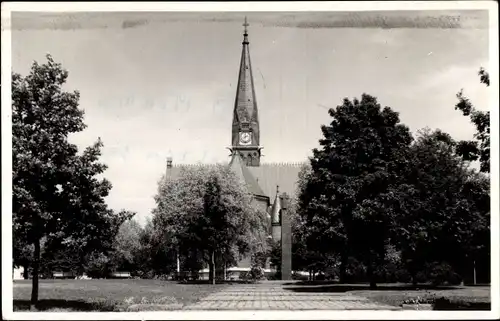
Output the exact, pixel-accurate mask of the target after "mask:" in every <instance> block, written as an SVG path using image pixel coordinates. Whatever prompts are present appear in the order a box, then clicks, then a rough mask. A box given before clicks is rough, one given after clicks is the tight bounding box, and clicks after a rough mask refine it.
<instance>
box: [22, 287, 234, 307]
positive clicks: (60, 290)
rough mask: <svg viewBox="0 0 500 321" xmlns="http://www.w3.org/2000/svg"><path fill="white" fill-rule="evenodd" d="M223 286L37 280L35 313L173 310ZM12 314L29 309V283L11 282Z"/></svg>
mask: <svg viewBox="0 0 500 321" xmlns="http://www.w3.org/2000/svg"><path fill="white" fill-rule="evenodd" d="M226 286H230V285H227V284H216V285H211V284H179V283H177V282H174V281H161V280H40V289H39V296H38V298H39V301H40V302H39V303H40V304H39V307H38V309H39V311H51V312H55V311H138V310H141V311H144V310H176V309H180V308H181V307H182V306H183V305H185V304H189V303H193V302H196V301H198V300H199V299H201V298H203V297H204V296H206V295H208V294H209V293H211V292H214V291H218V290H220V289H221V288H222V287H226ZM13 296H14V311H23V310H29V300H30V297H31V280H19V281H17V280H16V281H14V293H13Z"/></svg>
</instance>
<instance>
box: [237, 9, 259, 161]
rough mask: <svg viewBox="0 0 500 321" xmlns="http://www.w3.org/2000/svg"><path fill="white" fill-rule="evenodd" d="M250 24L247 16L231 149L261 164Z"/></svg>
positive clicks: (245, 158) (246, 158)
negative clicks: (249, 39)
mask: <svg viewBox="0 0 500 321" xmlns="http://www.w3.org/2000/svg"><path fill="white" fill-rule="evenodd" d="M248 26H249V24H248V21H247V18H246V17H245V22H244V23H243V27H244V29H243V42H242V45H243V46H242V47H243V48H242V51H241V62H240V70H239V75H238V87H237V89H236V99H235V103H234V112H233V126H232V139H231V145H232V146H231V148H230V149H231V152H232V153H233V154H234V153H238V154H239V155H240V156H241V157H242V159H243V161H244V163H245V164H246V165H247V166H259V165H260V156H261V151H260V150H261V147H260V146H259V143H260V129H259V115H258V111H257V100H256V96H255V88H254V84H253V75H252V64H251V62H250V50H249V44H250V42H249V41H248Z"/></svg>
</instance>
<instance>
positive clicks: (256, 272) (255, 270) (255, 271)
mask: <svg viewBox="0 0 500 321" xmlns="http://www.w3.org/2000/svg"><path fill="white" fill-rule="evenodd" d="M250 278H251V279H252V280H256V281H257V280H262V279H263V278H264V269H263V268H261V267H260V266H253V267H252V268H251V269H250Z"/></svg>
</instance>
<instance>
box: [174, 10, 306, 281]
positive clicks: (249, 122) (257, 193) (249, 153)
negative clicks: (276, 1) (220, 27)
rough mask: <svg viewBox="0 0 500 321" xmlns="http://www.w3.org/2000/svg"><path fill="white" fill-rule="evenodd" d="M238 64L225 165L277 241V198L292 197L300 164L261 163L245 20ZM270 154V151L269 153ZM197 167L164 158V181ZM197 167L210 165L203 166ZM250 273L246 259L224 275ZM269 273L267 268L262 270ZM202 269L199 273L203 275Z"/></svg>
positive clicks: (278, 212)
mask: <svg viewBox="0 0 500 321" xmlns="http://www.w3.org/2000/svg"><path fill="white" fill-rule="evenodd" d="M243 26H244V33H243V42H242V51H241V62H240V66H239V71H238V85H237V89H236V97H235V103H234V110H233V121H232V125H231V126H232V127H231V129H232V130H231V145H230V147H228V149H229V150H230V152H231V153H230V157H231V159H230V161H229V166H230V168H231V169H232V171H233V172H234V173H235V174H236V175H237V177H239V178H240V180H242V181H243V182H244V183H245V185H246V186H247V188H248V190H249V192H250V193H251V194H252V195H253V197H254V200H255V201H256V203H257V204H258V206H259V207H260V208H262V209H263V210H265V211H267V213H268V214H269V216H270V226H269V231H270V236H271V237H272V238H273V240H277V241H279V240H280V239H281V217H280V209H281V205H280V197H279V195H281V194H282V193H286V194H288V195H289V196H291V197H294V196H295V194H296V190H297V182H298V174H299V171H300V169H301V167H302V166H303V164H304V163H267V164H266V163H262V162H261V157H262V156H263V155H262V149H263V146H262V145H261V135H260V134H261V133H260V128H259V113H258V108H257V97H256V93H255V87H254V81H253V75H252V64H251V60H250V42H249V38H248V29H247V27H248V23H247V21H246V18H245V23H244V24H243ZM270 153H272V151H270ZM191 166H200V165H195V164H183V165H175V163H174V160H173V159H172V158H171V157H170V158H168V159H167V172H166V175H167V179H176V178H177V177H178V176H179V174H180V172H181V170H182V168H186V167H191ZM201 166H211V164H203V165H201ZM249 270H250V259H249V258H247V259H244V260H242V261H241V262H239V264H238V266H237V267H233V268H230V269H228V272H242V271H249ZM266 270H267V271H266V272H269V271H270V270H269V269H266ZM207 272H208V270H207V271H205V270H203V271H202V274H205V273H207Z"/></svg>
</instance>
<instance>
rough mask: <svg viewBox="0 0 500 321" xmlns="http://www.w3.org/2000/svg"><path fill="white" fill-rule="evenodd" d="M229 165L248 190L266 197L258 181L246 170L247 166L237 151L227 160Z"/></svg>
mask: <svg viewBox="0 0 500 321" xmlns="http://www.w3.org/2000/svg"><path fill="white" fill-rule="evenodd" d="M229 167H230V168H231V170H232V171H233V172H234V173H235V174H236V176H237V177H238V178H239V179H240V180H241V181H242V182H243V183H244V184H246V186H247V187H248V191H249V192H250V193H251V194H253V195H256V196H264V197H268V195H266V194H264V191H262V188H260V186H259V183H258V182H257V180H256V179H255V177H253V175H252V173H250V171H249V170H248V168H247V167H246V166H245V164H244V163H243V161H242V159H241V157H240V155H239V153H234V154H233V156H232V157H231V161H230V162H229Z"/></svg>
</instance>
